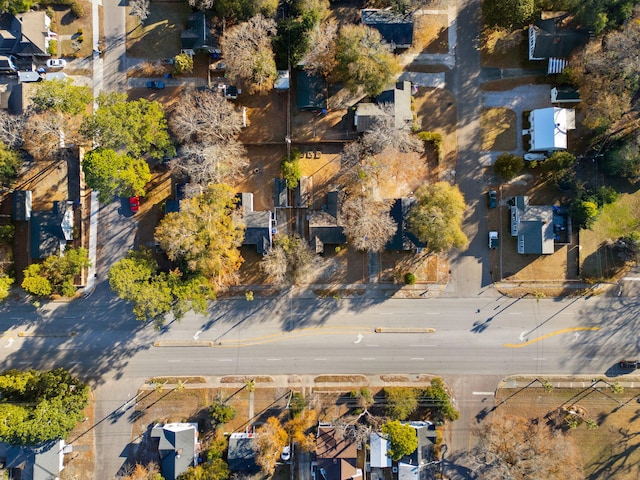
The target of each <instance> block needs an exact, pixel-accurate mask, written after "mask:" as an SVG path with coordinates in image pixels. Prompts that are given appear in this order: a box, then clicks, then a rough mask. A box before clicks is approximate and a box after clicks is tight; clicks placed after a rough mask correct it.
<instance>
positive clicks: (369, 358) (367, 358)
mask: <svg viewBox="0 0 640 480" xmlns="http://www.w3.org/2000/svg"><path fill="white" fill-rule="evenodd" d="M362 360H375V358H374V357H364V358H363V359H362Z"/></svg>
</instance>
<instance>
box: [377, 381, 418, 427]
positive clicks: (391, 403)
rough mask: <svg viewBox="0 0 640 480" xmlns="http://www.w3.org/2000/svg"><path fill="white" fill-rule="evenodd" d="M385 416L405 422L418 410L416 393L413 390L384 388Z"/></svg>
mask: <svg viewBox="0 0 640 480" xmlns="http://www.w3.org/2000/svg"><path fill="white" fill-rule="evenodd" d="M384 396H385V398H386V399H387V415H389V417H391V418H392V419H393V420H406V419H407V418H409V415H411V414H412V413H413V412H415V411H416V408H418V391H417V390H416V389H415V388H403V387H385V389H384Z"/></svg>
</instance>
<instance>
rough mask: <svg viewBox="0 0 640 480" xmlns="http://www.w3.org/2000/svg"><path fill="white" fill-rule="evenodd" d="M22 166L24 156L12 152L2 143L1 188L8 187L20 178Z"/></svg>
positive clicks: (0, 160)
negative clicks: (19, 172)
mask: <svg viewBox="0 0 640 480" xmlns="http://www.w3.org/2000/svg"><path fill="white" fill-rule="evenodd" d="M21 166H22V155H20V153H19V152H18V151H16V150H11V149H10V148H8V147H7V146H6V145H5V144H4V143H3V142H0V186H3V187H8V186H10V185H11V183H12V182H13V181H14V180H15V179H16V177H17V176H18V171H19V170H20V167H21Z"/></svg>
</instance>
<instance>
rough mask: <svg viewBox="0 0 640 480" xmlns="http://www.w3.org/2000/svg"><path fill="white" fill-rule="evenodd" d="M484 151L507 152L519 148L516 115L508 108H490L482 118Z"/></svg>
mask: <svg viewBox="0 0 640 480" xmlns="http://www.w3.org/2000/svg"><path fill="white" fill-rule="evenodd" d="M480 129H481V131H482V150H492V151H495V152H506V151H510V150H515V149H516V147H517V137H516V113H515V112H514V111H513V110H509V109H508V108H489V109H486V110H483V111H482V114H481V116H480Z"/></svg>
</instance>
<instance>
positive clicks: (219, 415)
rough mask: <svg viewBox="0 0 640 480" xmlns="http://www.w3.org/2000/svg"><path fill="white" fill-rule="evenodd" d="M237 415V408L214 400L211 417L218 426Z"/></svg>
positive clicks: (210, 409)
mask: <svg viewBox="0 0 640 480" xmlns="http://www.w3.org/2000/svg"><path fill="white" fill-rule="evenodd" d="M235 417H236V409H235V408H233V407H232V406H231V405H227V404H226V403H223V402H214V403H213V404H212V405H211V406H210V407H209V418H211V422H213V424H214V425H215V426H216V427H217V426H219V425H222V424H225V423H228V422H230V421H231V420H233V419H234V418H235Z"/></svg>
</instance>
